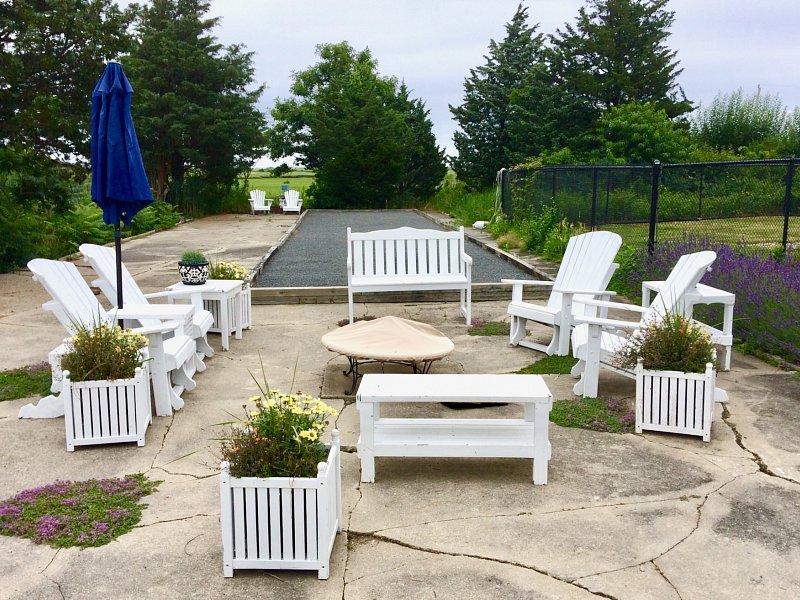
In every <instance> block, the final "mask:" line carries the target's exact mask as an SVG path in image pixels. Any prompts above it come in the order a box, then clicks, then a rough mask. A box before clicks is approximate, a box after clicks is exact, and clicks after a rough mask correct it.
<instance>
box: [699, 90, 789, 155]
mask: <svg viewBox="0 0 800 600" xmlns="http://www.w3.org/2000/svg"><path fill="white" fill-rule="evenodd" d="M790 122H791V121H790V120H789V118H788V117H787V112H786V107H785V106H784V104H783V102H781V99H780V98H779V97H778V96H773V95H770V94H762V93H761V92H760V90H759V91H758V92H756V93H754V94H752V95H749V96H746V95H745V94H744V92H743V91H742V89H741V88H740V89H738V90H736V91H734V92H732V93H730V94H718V95H717V97H716V98H714V101H713V102H712V103H711V104H710V105H709V106H708V107H701V108H700V109H698V111H697V112H696V114H695V115H694V116H693V118H692V121H691V128H692V133H693V134H694V136H695V137H696V138H697V139H698V140H700V141H701V142H703V143H706V144H708V145H709V146H711V147H712V148H716V149H720V150H734V151H738V150H740V149H744V148H746V147H748V146H755V145H757V144H762V143H764V142H766V141H768V140H770V139H772V140H773V142H774V144H773V145H775V144H777V143H779V141H780V140H781V138H784V137H787V136H788V134H789V129H790V127H789V126H790Z"/></svg>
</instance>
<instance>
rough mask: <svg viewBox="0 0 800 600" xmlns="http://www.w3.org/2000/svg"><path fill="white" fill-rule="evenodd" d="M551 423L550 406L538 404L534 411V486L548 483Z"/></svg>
mask: <svg viewBox="0 0 800 600" xmlns="http://www.w3.org/2000/svg"><path fill="white" fill-rule="evenodd" d="M549 423H550V406H549V404H537V405H536V408H535V409H534V422H533V435H534V439H533V484H534V485H545V484H546V483H547V465H548V461H549V460H550V438H549V434H548V425H549Z"/></svg>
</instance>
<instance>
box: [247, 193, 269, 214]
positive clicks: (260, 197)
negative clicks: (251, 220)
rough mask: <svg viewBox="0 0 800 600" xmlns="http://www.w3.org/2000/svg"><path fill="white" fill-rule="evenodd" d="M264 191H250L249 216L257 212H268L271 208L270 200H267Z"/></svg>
mask: <svg viewBox="0 0 800 600" xmlns="http://www.w3.org/2000/svg"><path fill="white" fill-rule="evenodd" d="M266 195H267V194H266V192H265V191H264V190H250V214H251V215H254V214H256V213H258V212H267V213H268V212H269V209H270V208H271V206H272V200H269V199H267V197H266Z"/></svg>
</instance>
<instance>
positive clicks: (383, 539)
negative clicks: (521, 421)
mask: <svg viewBox="0 0 800 600" xmlns="http://www.w3.org/2000/svg"><path fill="white" fill-rule="evenodd" d="M349 535H351V536H353V537H354V538H356V539H359V538H362V539H374V540H377V541H379V542H384V543H387V544H394V545H397V546H401V547H403V548H408V549H410V550H416V551H418V552H425V553H428V554H438V555H440V556H452V557H456V558H458V557H464V558H473V559H475V560H483V561H488V562H492V563H497V564H502V565H508V566H512V567H517V568H520V569H525V570H526V571H533V572H534V573H538V574H539V575H544V576H545V577H549V578H550V579H554V580H556V581H560V582H561V583H566V584H567V585H570V586H573V587H576V588H578V589H581V590H583V591H585V592H589V593H590V594H592V595H593V596H597V597H598V598H609V599H610V600H618V599H617V598H616V596H612V595H610V594H606V593H605V592H595V591H592V590H590V589H589V588H588V587H586V586H584V585H583V584H581V583H578V582H577V581H570V580H568V579H563V578H561V577H559V576H558V575H556V574H554V573H550V572H548V571H545V570H544V569H539V568H536V567H532V566H530V565H526V564H523V563H519V562H516V561H512V560H504V559H501V558H492V557H488V556H480V555H477V554H466V553H463V552H446V551H444V550H434V549H433V548H424V547H422V546H417V545H416V544H409V543H407V542H402V541H399V540H395V539H392V538H389V537H386V536H382V535H379V534H375V533H372V534H364V533H350V534H349ZM354 581H357V580H354Z"/></svg>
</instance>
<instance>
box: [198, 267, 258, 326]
mask: <svg viewBox="0 0 800 600" xmlns="http://www.w3.org/2000/svg"><path fill="white" fill-rule="evenodd" d="M208 278H209V279H212V280H213V279H225V280H241V282H242V293H241V294H239V300H240V302H239V305H238V310H239V312H240V316H241V321H242V328H243V329H249V328H250V326H251V323H252V318H251V314H250V305H251V293H250V272H249V271H248V270H247V269H246V268H245V267H243V266H242V265H240V264H239V263H237V262H233V261H229V262H224V261H217V262H215V263H212V264H211V266H210V268H209V275H208Z"/></svg>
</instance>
